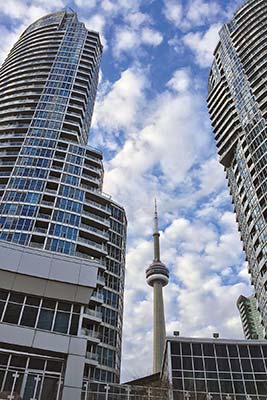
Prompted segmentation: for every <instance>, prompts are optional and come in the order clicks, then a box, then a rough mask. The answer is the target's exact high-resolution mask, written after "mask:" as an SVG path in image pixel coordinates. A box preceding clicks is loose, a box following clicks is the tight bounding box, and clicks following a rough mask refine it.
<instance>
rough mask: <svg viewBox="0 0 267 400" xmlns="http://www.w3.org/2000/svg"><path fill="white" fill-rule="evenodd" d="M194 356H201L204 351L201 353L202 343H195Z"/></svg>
mask: <svg viewBox="0 0 267 400" xmlns="http://www.w3.org/2000/svg"><path fill="white" fill-rule="evenodd" d="M192 347H193V354H194V355H196V356H201V355H202V351H201V344H200V343H193V345H192Z"/></svg>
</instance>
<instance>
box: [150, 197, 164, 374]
mask: <svg viewBox="0 0 267 400" xmlns="http://www.w3.org/2000/svg"><path fill="white" fill-rule="evenodd" d="M159 236H160V233H159V229H158V212H157V202H156V199H155V211H154V231H153V239H154V260H153V262H152V264H151V265H150V266H149V267H148V268H147V269H146V281H147V284H148V285H150V286H152V287H153V293H154V296H153V300H154V301H153V303H154V306H153V308H154V312H153V320H154V321H153V372H154V373H156V372H159V371H160V369H161V363H162V357H163V351H164V342H165V336H166V333H165V317H164V305H163V295H162V288H163V287H164V286H166V285H167V284H168V282H169V270H168V268H167V267H166V266H165V265H164V264H163V263H162V262H161V261H160V244H159Z"/></svg>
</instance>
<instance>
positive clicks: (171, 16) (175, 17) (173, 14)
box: [163, 0, 183, 28]
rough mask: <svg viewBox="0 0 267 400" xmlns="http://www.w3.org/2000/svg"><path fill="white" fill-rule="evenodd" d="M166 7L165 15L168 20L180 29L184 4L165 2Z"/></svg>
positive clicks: (172, 0)
mask: <svg viewBox="0 0 267 400" xmlns="http://www.w3.org/2000/svg"><path fill="white" fill-rule="evenodd" d="M164 6H165V7H164V10H163V13H164V15H165V17H166V18H167V20H169V21H170V22H172V23H173V24H174V25H175V26H176V27H178V28H179V26H180V23H181V20H182V15H183V8H182V4H181V3H180V2H179V1H176V0H165V1H164Z"/></svg>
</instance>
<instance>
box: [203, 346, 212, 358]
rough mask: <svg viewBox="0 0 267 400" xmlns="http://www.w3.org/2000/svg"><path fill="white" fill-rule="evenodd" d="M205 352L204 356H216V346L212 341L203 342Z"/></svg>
mask: <svg viewBox="0 0 267 400" xmlns="http://www.w3.org/2000/svg"><path fill="white" fill-rule="evenodd" d="M203 353H204V356H209V357H214V348H213V344H212V343H204V344H203Z"/></svg>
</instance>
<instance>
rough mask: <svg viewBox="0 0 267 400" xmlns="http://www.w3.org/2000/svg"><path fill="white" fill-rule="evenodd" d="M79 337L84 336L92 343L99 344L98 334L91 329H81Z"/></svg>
mask: <svg viewBox="0 0 267 400" xmlns="http://www.w3.org/2000/svg"><path fill="white" fill-rule="evenodd" d="M81 335H82V336H86V337H87V338H88V339H90V340H92V341H94V342H97V343H99V341H100V340H99V333H98V332H95V331H93V330H91V329H87V328H82V329H81Z"/></svg>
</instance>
